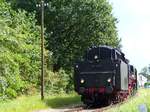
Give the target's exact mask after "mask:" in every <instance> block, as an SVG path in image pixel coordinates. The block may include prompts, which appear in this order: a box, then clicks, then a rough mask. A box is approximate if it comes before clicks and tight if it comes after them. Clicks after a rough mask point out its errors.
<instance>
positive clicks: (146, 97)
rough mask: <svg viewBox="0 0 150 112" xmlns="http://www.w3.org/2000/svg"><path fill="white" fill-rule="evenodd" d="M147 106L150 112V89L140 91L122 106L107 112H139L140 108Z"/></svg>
mask: <svg viewBox="0 0 150 112" xmlns="http://www.w3.org/2000/svg"><path fill="white" fill-rule="evenodd" d="M141 104H145V105H146V106H147V108H148V112H150V89H140V90H138V93H137V95H136V96H134V97H132V98H130V99H128V101H127V102H125V103H124V104H122V105H120V106H119V105H117V106H115V107H113V108H111V109H109V110H107V111H106V112H139V109H138V106H139V105H141Z"/></svg>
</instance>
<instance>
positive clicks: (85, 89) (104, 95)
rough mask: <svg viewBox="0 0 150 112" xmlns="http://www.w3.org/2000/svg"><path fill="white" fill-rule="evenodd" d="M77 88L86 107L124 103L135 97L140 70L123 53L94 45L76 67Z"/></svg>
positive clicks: (75, 82) (75, 80)
mask: <svg viewBox="0 0 150 112" xmlns="http://www.w3.org/2000/svg"><path fill="white" fill-rule="evenodd" d="M74 86H75V91H76V92H77V93H78V94H79V95H81V100H82V102H83V103H84V104H86V105H97V104H103V105H109V104H111V103H117V102H121V101H124V100H125V99H127V98H128V97H129V96H132V95H134V94H135V92H136V90H137V70H136V69H135V68H134V66H132V65H130V64H129V60H127V59H126V58H125V55H124V53H122V52H121V51H120V50H118V49H116V48H112V47H110V46H97V47H96V46H93V47H90V48H89V49H88V50H87V51H86V52H85V56H84V58H83V60H80V61H78V62H76V63H75V65H74Z"/></svg>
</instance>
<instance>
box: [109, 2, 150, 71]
mask: <svg viewBox="0 0 150 112" xmlns="http://www.w3.org/2000/svg"><path fill="white" fill-rule="evenodd" d="M109 1H110V3H111V4H112V6H113V14H114V16H115V17H116V18H117V19H118V20H119V23H118V24H117V27H118V33H119V37H120V38H121V39H122V42H121V43H122V45H123V48H122V50H123V52H124V53H125V55H126V57H127V58H128V59H129V60H130V63H131V64H133V65H135V67H136V68H137V69H138V72H140V71H141V68H143V67H144V66H148V65H149V64H150V0H109Z"/></svg>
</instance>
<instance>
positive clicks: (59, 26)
mask: <svg viewBox="0 0 150 112" xmlns="http://www.w3.org/2000/svg"><path fill="white" fill-rule="evenodd" d="M36 3H37V2H36V1H35V0H24V1H23V2H20V0H13V2H12V6H13V7H14V8H18V7H20V8H24V9H26V10H27V11H33V10H34V9H35V4H36ZM23 4H24V5H23ZM26 4H28V5H26ZM31 7H32V8H31ZM39 17H40V15H39V16H38V20H39ZM116 22H117V20H116V18H115V17H114V16H113V15H112V7H111V5H110V4H109V3H108V2H107V1H106V0H52V1H49V7H48V8H46V11H45V26H46V40H47V49H48V50H50V51H52V52H53V61H54V68H55V69H60V67H63V68H65V69H71V66H72V65H73V63H74V62H75V60H77V59H79V58H80V57H81V56H82V55H83V53H84V51H85V50H86V49H87V48H88V47H90V46H91V45H104V44H105V45H106V44H107V45H110V46H113V47H119V46H120V40H119V39H118V35H117V30H116ZM39 23H40V22H39Z"/></svg>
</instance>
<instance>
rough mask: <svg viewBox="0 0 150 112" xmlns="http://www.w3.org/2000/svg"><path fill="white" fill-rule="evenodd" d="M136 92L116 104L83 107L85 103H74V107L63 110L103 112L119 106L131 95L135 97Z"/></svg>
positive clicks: (68, 111) (70, 111) (71, 111)
mask: <svg viewBox="0 0 150 112" xmlns="http://www.w3.org/2000/svg"><path fill="white" fill-rule="evenodd" d="M137 95H138V94H135V95H134V96H132V97H131V98H128V99H126V100H125V101H123V102H120V103H116V104H111V105H109V106H106V107H99V108H93V107H92V108H91V107H85V105H83V104H81V105H76V106H74V107H72V108H71V109H70V110H67V111H64V112H104V111H106V110H108V109H111V108H114V107H119V106H120V105H122V104H124V103H127V102H128V101H130V100H131V99H132V98H133V97H136V96H137Z"/></svg>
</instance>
